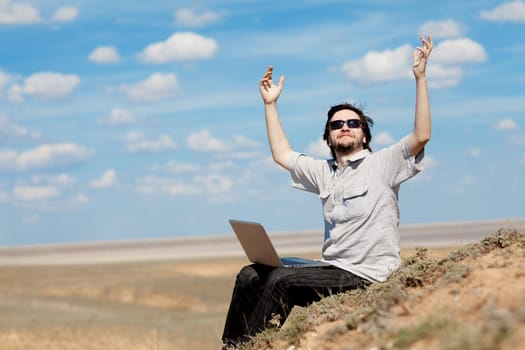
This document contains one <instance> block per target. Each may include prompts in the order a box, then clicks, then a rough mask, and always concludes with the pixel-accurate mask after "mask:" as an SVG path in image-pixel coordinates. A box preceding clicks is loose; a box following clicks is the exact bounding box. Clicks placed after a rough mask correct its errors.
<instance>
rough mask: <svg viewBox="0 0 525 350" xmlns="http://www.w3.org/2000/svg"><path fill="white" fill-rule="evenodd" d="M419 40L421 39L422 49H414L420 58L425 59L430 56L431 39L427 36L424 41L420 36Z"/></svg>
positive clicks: (432, 45) (432, 44)
mask: <svg viewBox="0 0 525 350" xmlns="http://www.w3.org/2000/svg"><path fill="white" fill-rule="evenodd" d="M419 38H420V39H421V43H422V44H423V47H416V49H417V51H419V55H420V56H421V58H427V57H428V56H429V55H430V52H431V51H432V48H433V47H434V43H433V41H432V37H431V36H430V35H428V36H427V39H425V38H424V37H423V36H420V37H419Z"/></svg>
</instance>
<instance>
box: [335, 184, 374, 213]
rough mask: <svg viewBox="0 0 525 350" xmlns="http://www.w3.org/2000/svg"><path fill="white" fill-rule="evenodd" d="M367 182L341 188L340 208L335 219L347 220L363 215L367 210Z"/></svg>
mask: <svg viewBox="0 0 525 350" xmlns="http://www.w3.org/2000/svg"><path fill="white" fill-rule="evenodd" d="M367 194H368V184H360V185H349V186H345V188H344V190H343V197H342V203H341V205H340V206H338V207H339V209H340V210H337V211H336V212H337V213H336V220H338V221H339V220H340V221H347V220H351V219H354V218H359V217H363V216H365V215H366V214H367V213H368V212H369V205H368V202H369V197H368V195H367Z"/></svg>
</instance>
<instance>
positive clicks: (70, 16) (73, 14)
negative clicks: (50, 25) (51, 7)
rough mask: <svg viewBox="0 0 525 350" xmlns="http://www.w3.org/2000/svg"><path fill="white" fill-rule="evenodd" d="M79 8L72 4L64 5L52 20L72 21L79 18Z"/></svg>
mask: <svg viewBox="0 0 525 350" xmlns="http://www.w3.org/2000/svg"><path fill="white" fill-rule="evenodd" d="M77 17H78V9H77V8H76V7H72V6H62V7H60V8H59V9H58V10H56V11H55V13H54V14H53V17H52V18H51V20H52V21H53V22H61V23H63V22H71V21H74V20H75V19H77Z"/></svg>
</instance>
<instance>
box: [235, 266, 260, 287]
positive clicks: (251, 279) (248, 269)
mask: <svg viewBox="0 0 525 350" xmlns="http://www.w3.org/2000/svg"><path fill="white" fill-rule="evenodd" d="M258 280H259V276H258V274H257V272H256V271H255V269H254V268H253V266H252V265H248V266H244V267H243V268H242V269H241V270H240V271H239V273H238V274H237V277H236V279H235V286H236V287H238V288H246V287H249V286H251V285H252V284H253V283H255V281H258Z"/></svg>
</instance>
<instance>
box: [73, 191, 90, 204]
mask: <svg viewBox="0 0 525 350" xmlns="http://www.w3.org/2000/svg"><path fill="white" fill-rule="evenodd" d="M70 203H71V204H73V205H75V204H87V203H89V198H88V197H87V196H86V195H85V194H83V193H81V192H79V193H77V194H76V195H75V196H74V197H73V198H71V200H70Z"/></svg>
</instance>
